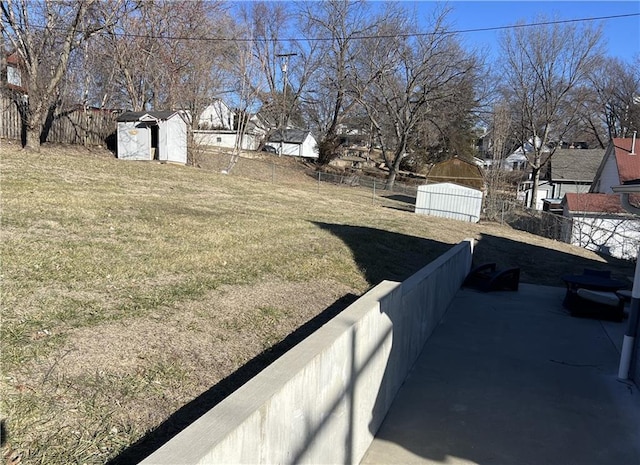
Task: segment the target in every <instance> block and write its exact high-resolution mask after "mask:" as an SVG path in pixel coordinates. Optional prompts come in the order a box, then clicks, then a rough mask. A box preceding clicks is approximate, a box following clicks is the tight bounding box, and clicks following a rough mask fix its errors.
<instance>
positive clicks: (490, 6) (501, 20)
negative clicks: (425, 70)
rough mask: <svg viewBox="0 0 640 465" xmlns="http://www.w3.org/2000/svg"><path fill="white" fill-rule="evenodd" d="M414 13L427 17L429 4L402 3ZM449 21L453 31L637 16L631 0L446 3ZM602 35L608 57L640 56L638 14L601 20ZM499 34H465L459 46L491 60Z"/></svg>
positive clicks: (636, 4) (637, 7) (639, 7)
mask: <svg viewBox="0 0 640 465" xmlns="http://www.w3.org/2000/svg"><path fill="white" fill-rule="evenodd" d="M404 3H407V4H411V6H414V7H415V8H416V9H417V11H418V14H419V15H420V16H421V13H424V14H428V12H429V11H431V10H432V9H433V8H434V6H435V4H436V3H435V2H432V1H406V2H404ZM448 5H449V6H450V7H451V8H452V11H451V12H450V15H449V21H450V24H451V26H452V29H453V30H456V31H460V30H469V29H479V28H492V27H500V26H509V25H512V24H515V23H517V22H519V21H525V22H534V21H535V20H536V19H537V18H539V17H540V16H541V15H544V16H546V17H547V18H548V19H549V20H566V19H582V18H593V17H604V16H615V15H624V14H630V13H635V14H640V2H639V1H637V0H635V1H544V0H542V1H540V0H539V1H536V2H528V1H491V2H487V1H455V0H454V1H449V2H448ZM407 6H409V5H407ZM603 34H604V38H605V40H606V42H607V44H606V50H607V52H608V55H609V56H613V57H618V58H620V59H622V60H624V61H627V62H631V61H632V60H633V59H634V57H636V56H637V55H639V54H640V15H638V16H633V17H627V18H617V19H609V20H604V21H603ZM499 35H500V31H486V32H465V33H462V34H461V39H462V42H463V44H466V45H467V46H469V47H470V48H476V47H478V48H485V47H486V48H487V50H488V51H489V54H490V55H492V58H495V57H496V55H497V54H498V46H497V42H498V37H499Z"/></svg>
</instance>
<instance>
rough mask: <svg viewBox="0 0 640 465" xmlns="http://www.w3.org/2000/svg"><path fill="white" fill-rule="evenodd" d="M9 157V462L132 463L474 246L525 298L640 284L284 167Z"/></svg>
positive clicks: (504, 230)
mask: <svg viewBox="0 0 640 465" xmlns="http://www.w3.org/2000/svg"><path fill="white" fill-rule="evenodd" d="M0 157H1V160H0V172H1V189H2V220H1V221H2V223H1V230H0V233H1V239H2V243H1V247H2V249H1V253H2V255H1V259H2V269H1V276H0V277H1V279H2V325H1V342H2V346H1V347H2V354H1V355H2V378H1V383H0V396H1V398H2V409H1V411H0V413H1V415H2V417H3V418H4V419H6V428H7V435H6V439H7V442H6V444H5V446H4V449H3V453H6V454H7V457H5V458H8V459H10V457H9V456H10V455H12V454H13V455H16V456H19V457H21V459H22V463H36V464H69V463H78V464H84V463H86V464H101V463H106V462H109V461H110V460H111V461H112V463H126V462H127V460H129V459H131V457H135V453H136V451H135V450H134V449H135V448H134V449H131V448H130V446H131V445H132V444H134V443H136V442H137V441H140V440H141V439H142V438H144V437H147V438H148V437H150V435H149V432H150V431H151V430H153V429H154V428H156V427H158V425H164V430H167V429H171V428H170V426H171V425H169V426H167V425H168V423H167V421H166V420H167V419H168V418H170V417H171V416H172V414H173V413H174V412H176V411H178V410H179V409H181V408H184V406H185V405H188V404H191V405H192V404H193V402H194V399H205V398H206V399H207V402H208V404H207V405H206V407H207V408H208V407H210V406H211V405H210V404H213V403H215V402H216V401H219V400H220V399H222V398H223V397H224V396H225V395H227V394H228V393H229V392H230V391H231V390H233V389H235V388H237V387H238V386H237V385H238V383H240V382H242V381H243V380H246V379H247V378H248V377H250V376H251V375H252V374H255V372H256V371H257V370H259V369H260V368H261V367H263V366H264V365H265V364H267V363H269V362H270V361H272V360H273V359H274V358H275V357H277V356H278V354H279V353H281V352H282V351H283V350H286V348H287V347H289V346H290V345H291V344H293V343H295V342H296V340H295V338H294V339H291V337H289V338H287V336H288V335H291V334H292V333H293V334H298V340H299V338H300V337H303V336H304V331H300V329H301V328H306V331H307V333H308V331H310V330H313V327H314V325H316V327H317V325H319V324H321V323H322V321H323V320H322V317H323V315H324V318H325V319H326V318H329V317H330V316H331V315H332V314H335V312H336V311H339V310H340V309H341V308H344V306H345V305H346V304H348V303H349V302H350V301H352V300H353V299H354V298H355V296H358V295H361V294H362V293H364V292H365V291H366V290H367V289H369V288H370V287H372V286H373V285H375V284H377V283H378V282H380V281H381V280H383V279H393V280H402V279H404V278H406V277H408V276H410V275H411V274H412V273H414V272H415V271H417V270H418V269H419V268H421V267H422V266H424V265H426V264H427V263H429V262H430V261H431V260H433V259H434V258H436V257H437V256H439V255H440V254H442V253H443V252H444V251H446V250H447V249H448V248H449V247H450V246H451V245H453V244H455V243H457V242H459V241H460V240H462V239H464V238H467V237H473V238H476V239H478V240H479V243H478V247H477V255H478V258H477V261H478V262H482V261H487V260H491V261H497V262H498V263H499V264H500V265H501V266H520V267H521V268H522V278H521V279H522V280H523V281H526V282H532V283H540V284H548V285H558V286H560V285H562V283H561V281H560V279H559V276H560V275H561V274H563V273H567V272H572V271H579V270H581V269H582V268H583V267H585V266H591V267H605V268H608V269H613V270H614V274H617V275H619V276H627V275H630V274H632V273H633V266H632V264H630V263H627V262H622V261H618V260H614V259H610V258H608V259H605V258H603V257H600V256H598V255H596V254H594V253H592V252H588V251H586V250H583V249H580V248H576V247H572V246H569V245H567V244H562V243H558V242H554V241H550V240H547V239H542V238H539V237H536V236H532V235H530V234H526V233H523V232H520V231H515V230H512V229H510V228H508V227H505V226H501V225H497V224H484V223H479V224H467V223H462V222H457V221H450V220H445V219H438V218H432V217H426V216H419V215H414V214H412V213H408V212H406V211H402V210H401V209H398V208H394V207H393V205H389V204H385V203H384V202H382V201H380V202H378V201H376V200H375V199H373V200H372V197H371V194H370V193H369V194H363V193H362V191H360V190H358V189H356V188H349V187H341V186H331V185H322V186H320V185H319V184H318V183H317V182H316V181H314V179H313V178H312V177H310V176H308V175H306V174H304V173H303V172H302V171H301V170H294V169H293V167H285V166H283V163H284V162H283V161H282V160H280V161H277V163H276V161H274V162H273V163H271V164H270V163H266V162H264V161H261V162H259V161H251V160H244V159H243V160H241V161H240V162H239V163H238V165H237V166H236V167H235V168H234V171H233V172H232V173H231V175H222V174H220V170H219V169H218V167H219V166H221V165H222V164H224V161H222V162H220V161H219V160H218V161H216V159H215V157H214V156H213V155H206V154H205V155H202V159H201V160H200V163H199V164H200V166H201V167H200V168H196V167H190V166H189V167H185V166H178V165H172V164H158V163H146V162H131V161H122V160H117V159H114V158H113V157H112V156H111V155H110V154H108V152H103V151H100V150H94V151H88V150H84V149H77V148H61V147H49V148H43V150H42V152H41V153H39V154H32V153H26V152H23V151H21V150H20V149H19V148H18V147H17V146H16V145H11V144H9V143H7V142H6V141H2V145H0ZM276 160H278V159H277V158H276ZM332 312H333V313H332ZM296 330H297V332H296ZM283 341H284V342H286V344H285V343H284V342H283ZM239 373H242V374H243V376H237V375H238V374H239ZM205 394H206V396H205ZM201 411H202V406H201V408H200V412H201ZM183 426H184V425H173V429H174V430H179V429H180V428H181V427H183ZM165 432H166V431H165ZM167 434H175V432H174V433H167ZM148 442H149V441H147V443H148ZM140 444H142V445H140ZM140 444H139V447H138V452H137V453H138V454H142V456H143V455H144V453H146V451H145V450H144V447H143V446H144V445H145V441H144V440H142V441H141V443H140ZM146 445H147V447H152V446H149V445H148V444H146ZM127 449H129V452H128V453H129V455H128V456H127V455H126V454H125V455H122V453H123V451H125V450H127ZM132 450H133V452H132ZM131 454H133V455H131ZM142 456H140V457H136V459H139V458H142ZM117 457H119V458H117ZM126 457H129V459H127V458H126ZM131 460H132V459H131Z"/></svg>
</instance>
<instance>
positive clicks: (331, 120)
mask: <svg viewBox="0 0 640 465" xmlns="http://www.w3.org/2000/svg"><path fill="white" fill-rule="evenodd" d="M300 14H301V18H302V21H303V24H305V25H306V26H305V27H304V28H303V31H304V33H305V34H306V36H307V37H308V38H309V39H311V40H317V44H319V46H320V50H319V53H318V55H319V56H320V57H322V59H321V60H319V61H318V64H317V67H316V68H315V72H314V75H313V76H312V78H311V81H312V84H311V87H312V88H311V89H310V92H309V94H308V95H307V96H306V99H305V101H306V102H309V103H310V105H308V106H307V108H308V109H309V110H310V113H311V114H312V115H313V119H314V126H315V129H316V131H317V132H318V136H319V138H320V141H319V152H320V153H319V159H320V162H321V163H325V162H329V161H330V160H331V159H332V158H333V157H335V155H336V149H337V146H338V140H337V129H338V126H339V124H340V123H341V122H342V120H343V118H344V117H345V116H346V115H348V114H349V111H350V109H352V108H353V107H354V105H355V104H356V103H357V101H356V99H355V98H353V96H352V95H350V93H349V90H350V88H351V82H350V79H351V76H350V68H352V67H353V63H354V61H355V60H356V54H357V50H358V47H357V41H358V40H359V39H360V38H361V37H363V36H366V35H367V34H369V33H371V32H373V30H374V28H375V24H376V23H377V22H380V21H382V20H383V17H382V16H379V15H374V14H372V12H371V8H369V4H368V3H366V2H364V1H359V0H358V1H351V0H330V1H326V2H321V3H318V2H311V3H305V4H304V8H303V9H302V11H301V12H300ZM352 116H353V115H352Z"/></svg>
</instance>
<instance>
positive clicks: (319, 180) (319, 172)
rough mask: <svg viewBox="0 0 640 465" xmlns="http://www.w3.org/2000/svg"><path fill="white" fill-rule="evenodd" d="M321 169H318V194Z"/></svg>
mask: <svg viewBox="0 0 640 465" xmlns="http://www.w3.org/2000/svg"><path fill="white" fill-rule="evenodd" d="M320 174H321V173H320V171H318V194H319V193H320Z"/></svg>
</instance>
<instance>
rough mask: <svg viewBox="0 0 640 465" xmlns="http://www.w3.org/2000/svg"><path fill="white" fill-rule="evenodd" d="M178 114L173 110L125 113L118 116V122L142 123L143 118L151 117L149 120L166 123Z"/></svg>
mask: <svg viewBox="0 0 640 465" xmlns="http://www.w3.org/2000/svg"><path fill="white" fill-rule="evenodd" d="M177 113H179V111H175V110H164V111H127V112H125V113H123V114H121V115H120V116H118V120H117V121H118V122H119V123H123V122H133V121H143V120H145V119H146V118H145V116H147V115H148V116H149V117H151V119H156V120H162V121H166V120H168V119H169V118H171V117H172V116H173V115H175V114H177Z"/></svg>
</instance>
